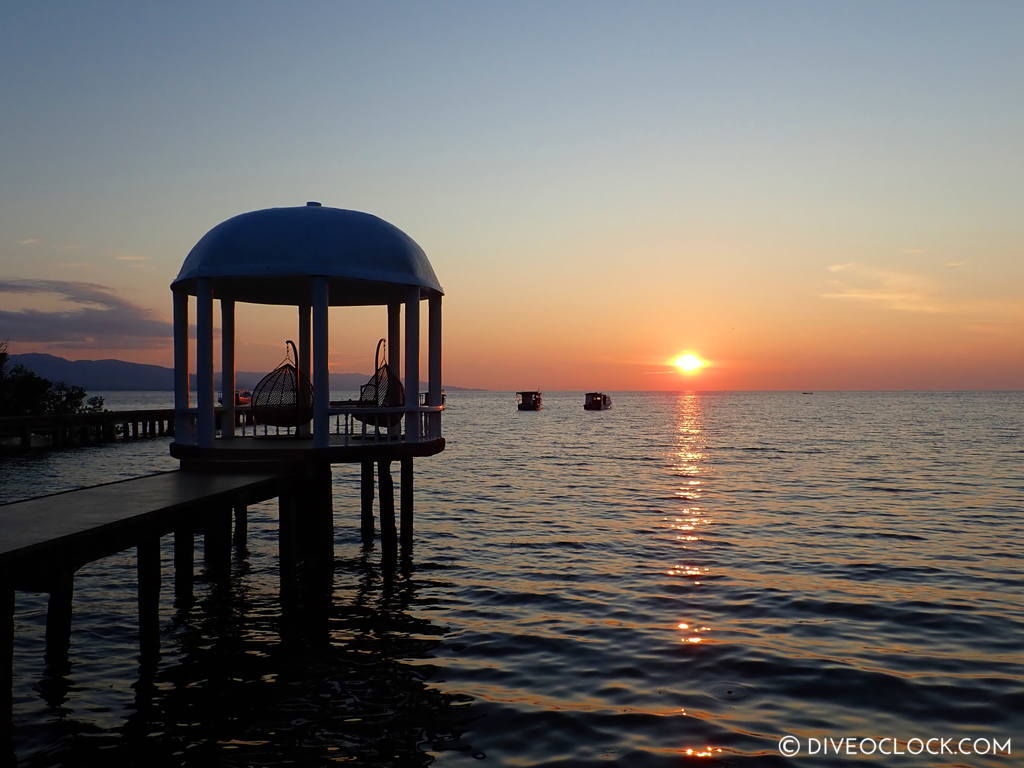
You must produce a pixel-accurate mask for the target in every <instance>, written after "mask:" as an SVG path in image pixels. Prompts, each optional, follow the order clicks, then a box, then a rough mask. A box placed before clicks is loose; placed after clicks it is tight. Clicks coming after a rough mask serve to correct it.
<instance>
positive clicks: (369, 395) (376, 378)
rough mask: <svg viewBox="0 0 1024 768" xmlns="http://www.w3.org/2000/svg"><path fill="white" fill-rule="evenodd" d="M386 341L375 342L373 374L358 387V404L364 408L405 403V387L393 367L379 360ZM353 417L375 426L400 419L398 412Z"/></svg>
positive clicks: (390, 406) (358, 414) (355, 415)
mask: <svg viewBox="0 0 1024 768" xmlns="http://www.w3.org/2000/svg"><path fill="white" fill-rule="evenodd" d="M386 346H387V343H386V342H385V341H384V339H381V340H380V341H378V342H377V349H376V351H375V352H374V354H373V367H374V372H373V376H371V377H370V380H369V381H368V382H366V383H365V384H363V386H361V387H360V388H359V400H358V405H360V406H362V407H364V408H394V407H398V406H402V405H405V387H403V386H402V380H401V379H400V378H398V374H397V373H395V369H394V368H392V367H391V365H390V364H389V363H388V362H387V359H386V358H385V359H384V360H383V362H382V361H381V357H382V356H381V349H382V348H384V350H385V352H386V351H387V349H386ZM352 415H353V417H355V418H356V419H358V420H359V421H361V422H363V423H364V424H370V425H372V426H375V427H394V426H397V425H398V424H399V423H400V422H401V421H402V414H400V413H367V414H360V413H353V414H352Z"/></svg>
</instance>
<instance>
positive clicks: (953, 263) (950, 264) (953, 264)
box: [946, 261, 967, 269]
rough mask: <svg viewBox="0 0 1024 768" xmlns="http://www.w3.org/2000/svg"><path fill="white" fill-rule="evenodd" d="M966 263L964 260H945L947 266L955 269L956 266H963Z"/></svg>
mask: <svg viewBox="0 0 1024 768" xmlns="http://www.w3.org/2000/svg"><path fill="white" fill-rule="evenodd" d="M966 264H967V262H966V261H947V262H946V266H947V267H952V268H953V269H956V268H957V267H962V266H965V265H966Z"/></svg>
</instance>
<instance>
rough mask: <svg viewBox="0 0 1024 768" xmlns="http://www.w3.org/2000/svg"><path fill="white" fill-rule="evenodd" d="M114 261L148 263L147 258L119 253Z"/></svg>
mask: <svg viewBox="0 0 1024 768" xmlns="http://www.w3.org/2000/svg"><path fill="white" fill-rule="evenodd" d="M114 261H149V256H139V255H138V254H136V253H119V254H118V255H117V256H115V257H114Z"/></svg>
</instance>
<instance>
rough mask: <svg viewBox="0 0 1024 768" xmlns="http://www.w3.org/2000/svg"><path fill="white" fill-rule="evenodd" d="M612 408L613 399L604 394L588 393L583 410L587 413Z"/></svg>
mask: <svg viewBox="0 0 1024 768" xmlns="http://www.w3.org/2000/svg"><path fill="white" fill-rule="evenodd" d="M611 407H612V399H611V398H610V397H608V395H606V394H605V393H604V392H587V394H586V397H585V399H584V400H583V409H584V410H587V411H605V410H608V409H609V408H611Z"/></svg>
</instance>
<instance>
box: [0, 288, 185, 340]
mask: <svg viewBox="0 0 1024 768" xmlns="http://www.w3.org/2000/svg"><path fill="white" fill-rule="evenodd" d="M3 293H17V294H39V295H44V294H49V295H53V294H56V295H58V296H60V297H61V299H63V300H64V301H65V302H66V303H68V304H70V305H72V306H70V307H68V308H66V309H57V310H39V309H23V310H18V311H6V310H0V338H3V339H7V340H10V341H17V342H23V343H38V344H54V345H60V346H61V347H66V348H77V349H93V348H96V349H134V348H143V347H152V346H163V345H165V344H167V343H168V341H169V339H170V337H171V331H172V329H171V324H170V323H167V322H165V321H163V320H160V319H159V318H157V317H155V316H154V314H153V313H152V312H151V311H150V310H148V309H145V308H144V307H140V306H138V305H136V304H132V303H131V302H129V301H125V300H124V299H122V298H120V297H119V296H117V294H115V293H114V292H113V291H112V290H111V289H110V288H108V287H107V286H105V285H99V284H97V283H86V282H76V281H68V280H0V294H3Z"/></svg>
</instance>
